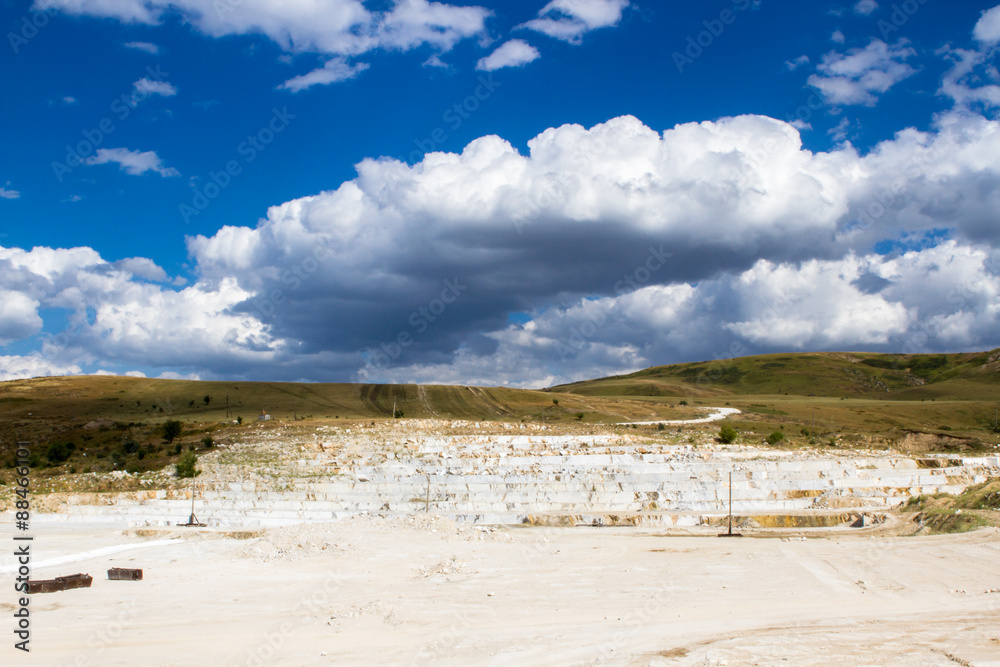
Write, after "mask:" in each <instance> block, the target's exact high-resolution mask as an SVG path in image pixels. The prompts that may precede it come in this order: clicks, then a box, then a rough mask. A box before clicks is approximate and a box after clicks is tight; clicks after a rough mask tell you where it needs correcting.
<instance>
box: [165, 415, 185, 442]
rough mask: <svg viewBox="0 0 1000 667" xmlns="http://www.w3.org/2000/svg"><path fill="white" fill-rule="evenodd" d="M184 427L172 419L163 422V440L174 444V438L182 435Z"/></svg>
mask: <svg viewBox="0 0 1000 667" xmlns="http://www.w3.org/2000/svg"><path fill="white" fill-rule="evenodd" d="M182 430H183V426H182V425H181V423H180V422H179V421H177V420H176V419H170V420H168V421H165V422H163V439H164V440H166V441H167V442H173V441H174V438H176V437H177V436H179V435H180V434H181V431H182Z"/></svg>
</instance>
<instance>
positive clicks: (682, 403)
mask: <svg viewBox="0 0 1000 667" xmlns="http://www.w3.org/2000/svg"><path fill="white" fill-rule="evenodd" d="M687 404H688V402H687V401H681V402H680V405H687ZM727 405H728V403H727Z"/></svg>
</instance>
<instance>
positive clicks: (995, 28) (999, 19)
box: [972, 5, 1000, 45]
mask: <svg viewBox="0 0 1000 667" xmlns="http://www.w3.org/2000/svg"><path fill="white" fill-rule="evenodd" d="M972 35H973V36H974V37H975V38H976V39H977V40H979V41H980V42H982V43H983V44H988V45H992V44H996V43H997V42H1000V5H997V6H996V7H994V8H993V9H987V10H985V11H984V12H983V14H982V16H980V17H979V20H978V21H977V22H976V26H975V27H974V28H973V29H972Z"/></svg>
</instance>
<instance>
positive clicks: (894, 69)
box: [809, 39, 917, 106]
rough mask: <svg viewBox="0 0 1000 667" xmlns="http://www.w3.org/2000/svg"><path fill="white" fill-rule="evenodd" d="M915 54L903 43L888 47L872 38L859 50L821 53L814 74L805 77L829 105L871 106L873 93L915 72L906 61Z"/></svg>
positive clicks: (880, 91) (881, 91)
mask: <svg viewBox="0 0 1000 667" xmlns="http://www.w3.org/2000/svg"><path fill="white" fill-rule="evenodd" d="M916 55H917V52H916V51H915V50H914V49H913V48H911V47H910V46H907V45H906V43H905V42H899V43H897V44H895V45H893V46H889V45H888V44H886V43H885V42H883V41H882V40H879V39H873V40H872V41H871V43H869V44H868V46H866V47H865V48H863V49H861V48H858V49H850V50H849V51H848V52H847V53H838V52H836V51H831V52H829V53H827V54H826V55H824V56H823V59H822V61H821V62H820V64H819V66H818V67H817V71H818V74H813V75H812V76H810V77H809V85H811V86H814V87H815V88H818V89H819V90H820V91H821V92H822V93H823V97H824V98H825V99H826V101H827V102H829V103H830V104H837V105H853V104H863V105H866V106H873V105H874V104H875V102H876V101H877V99H878V98H877V97H876V94H881V93H884V92H886V91H887V90H889V88H891V87H892V86H894V85H896V84H897V83H899V82H900V81H902V80H903V79H906V78H907V77H909V76H912V75H913V74H915V73H916V71H917V70H916V69H914V68H913V67H911V66H910V65H908V64H907V63H906V61H907V60H908V59H910V58H912V57H914V56H916Z"/></svg>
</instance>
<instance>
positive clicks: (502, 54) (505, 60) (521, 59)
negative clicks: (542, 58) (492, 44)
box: [476, 39, 539, 72]
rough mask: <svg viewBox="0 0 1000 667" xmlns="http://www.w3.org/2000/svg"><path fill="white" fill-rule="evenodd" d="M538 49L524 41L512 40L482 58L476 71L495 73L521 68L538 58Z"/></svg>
mask: <svg viewBox="0 0 1000 667" xmlns="http://www.w3.org/2000/svg"><path fill="white" fill-rule="evenodd" d="M538 56H539V54H538V49H536V48H535V47H533V46H532V45H531V44H528V43H527V42H526V41H524V40H523V39H512V40H510V41H508V42H504V43H503V44H501V45H500V46H499V47H497V49H496V50H495V51H494V52H493V53H491V54H490V55H488V56H486V57H485V58H480V59H479V62H478V63H477V64H476V69H478V70H483V71H486V72H493V71H495V70H498V69H502V68H504V67H521V66H522V65H526V64H528V63H530V62H531V61H533V60H536V59H537V58H538Z"/></svg>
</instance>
